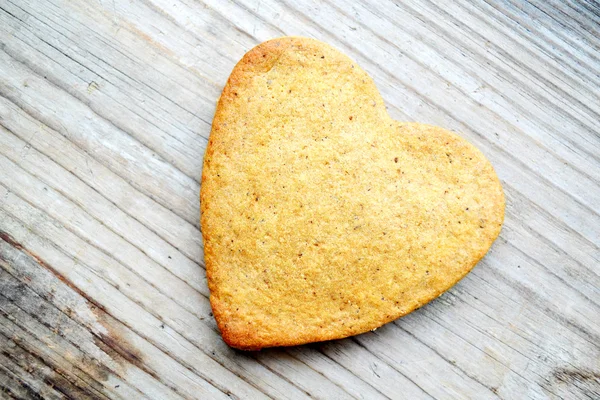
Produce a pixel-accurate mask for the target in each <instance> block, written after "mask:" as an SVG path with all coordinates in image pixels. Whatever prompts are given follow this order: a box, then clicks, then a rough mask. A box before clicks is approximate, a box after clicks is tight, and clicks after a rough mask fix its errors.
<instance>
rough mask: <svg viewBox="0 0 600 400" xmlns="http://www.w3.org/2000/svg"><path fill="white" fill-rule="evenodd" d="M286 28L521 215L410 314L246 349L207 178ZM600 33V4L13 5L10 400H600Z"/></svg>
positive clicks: (8, 29) (9, 39) (2, 381)
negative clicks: (453, 139)
mask: <svg viewBox="0 0 600 400" xmlns="http://www.w3.org/2000/svg"><path fill="white" fill-rule="evenodd" d="M282 35H304V36H311V37H315V38H317V39H321V40H324V41H327V42H329V43H331V44H333V45H334V46H336V47H338V48H339V49H341V50H342V51H344V52H345V53H347V54H348V55H349V56H351V57H352V58H354V59H355V60H356V61H357V62H358V63H359V64H360V65H361V66H362V67H363V68H365V69H366V70H367V71H368V72H369V73H370V74H371V75H372V76H373V78H374V79H375V82H376V84H377V86H378V87H379V89H380V90H381V92H382V95H383V97H384V98H385V100H386V102H387V104H388V107H389V112H390V114H391V115H392V116H393V117H395V118H397V119H400V120H412V121H420V122H427V123H432V124H437V125H441V126H444V127H447V128H449V129H453V130H456V131H459V132H461V133H462V134H463V135H464V136H465V137H466V138H468V139H469V140H471V141H472V142H473V143H474V144H476V145H477V146H478V147H479V148H480V149H481V150H482V151H483V152H484V153H485V154H486V155H487V156H488V157H489V158H490V160H491V161H492V163H493V164H494V166H495V167H496V170H497V172H498V175H499V176H500V178H501V180H502V182H503V185H504V189H505V192H506V197H507V210H506V223H505V226H504V229H503V231H502V234H501V236H500V238H499V239H498V240H497V242H496V243H495V244H494V246H493V248H492V250H491V252H490V253H489V254H488V255H487V256H486V258H485V259H484V260H483V261H482V262H481V263H480V264H479V265H478V266H477V267H476V268H475V270H474V271H473V272H472V273H471V274H469V275H468V276H467V277H466V278H465V279H464V280H463V281H461V282H460V283H459V284H458V285H457V286H456V287H455V288H453V289H452V290H450V291H449V292H447V293H446V294H444V295H443V296H442V297H441V298H439V299H437V300H435V301H434V302H433V303H431V304H429V305H427V306H425V307H423V308H422V309H420V310H418V311H416V312H414V313H412V314H410V315H408V316H406V317H404V318H401V319H400V320H397V321H395V322H393V323H390V324H388V325H386V326H385V327H383V328H381V329H378V330H377V331H375V332H371V333H367V334H364V335H361V336H358V337H354V338H348V339H345V340H339V341H333V342H329V343H322V344H315V345H308V346H302V347H296V348H288V349H272V350H265V351H262V352H258V353H243V352H238V351H234V350H232V349H230V348H228V347H227V346H226V345H225V344H224V343H223V342H222V341H221V338H220V336H219V334H218V332H217V330H216V325H215V322H214V320H213V318H212V314H211V310H210V306H209V303H208V300H207V298H208V295H209V293H208V289H207V286H206V279H205V272H204V268H203V265H204V264H203V256H202V241H201V234H200V230H199V222H198V219H199V204H198V192H199V178H200V174H201V167H202V158H203V153H204V150H205V146H206V142H207V136H208V134H209V131H210V123H211V120H212V116H213V113H214V107H215V102H216V100H217V98H218V96H219V93H220V90H221V89H222V87H223V85H224V83H225V81H226V79H227V76H228V75H229V73H230V71H231V70H232V68H233V66H234V65H235V63H236V62H237V60H238V59H239V58H240V57H241V56H242V55H243V54H244V53H245V52H246V51H247V50H249V49H250V48H251V47H253V46H254V45H256V44H258V43H260V42H262V41H264V40H266V39H269V38H273V37H277V36H282ZM599 35H600V5H599V4H598V2H597V1H596V0H578V1H575V0H550V1H546V0H532V1H531V2H524V1H520V0H504V1H503V0H485V1H483V0H481V1H467V0H459V1H456V2H442V1H439V2H437V3H436V2H435V1H432V0H424V1H421V0H410V1H406V2H404V1H403V2H396V3H393V2H380V1H373V2H366V1H359V2H354V1H349V0H348V1H346V0H327V1H323V2H318V3H309V2H296V1H292V0H285V1H274V0H263V1H260V2H242V1H241V0H235V1H225V0H144V1H137V0H133V1H131V0H0V231H1V233H0V235H1V240H0V267H1V268H0V350H1V351H0V397H2V398H11V397H15V398H27V399H28V398H40V397H42V398H48V399H61V398H76V399H86V398H100V399H105V398H110V399H117V398H124V399H138V398H154V399H209V398H215V399H219V398H227V397H233V398H242V399H255V398H264V397H271V398H282V399H283V398H285V399H302V398H307V397H315V398H332V399H345V398H364V399H377V398H394V399H430V398H436V399H494V398H502V399H522V398H534V399H544V398H551V399H554V398H565V399H598V398H600V305H599V303H600V215H599V214H600V128H599V126H600V125H599V120H600V95H599V84H600V51H599V50H600V47H599V46H600V40H599V38H598V37H599Z"/></svg>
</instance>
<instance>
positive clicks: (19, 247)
mask: <svg viewBox="0 0 600 400" xmlns="http://www.w3.org/2000/svg"><path fill="white" fill-rule="evenodd" d="M0 239H2V240H4V241H5V242H6V243H8V244H10V245H11V246H12V247H14V248H15V249H17V250H20V251H22V252H24V253H26V254H27V255H28V256H30V257H31V258H33V259H34V260H35V261H36V262H37V263H38V264H39V265H41V266H42V267H44V268H46V269H47V270H48V271H50V272H51V273H52V275H54V276H56V277H57V278H58V279H59V280H60V281H61V282H63V283H64V284H65V285H67V286H68V287H70V288H71V289H73V290H74V291H75V292H77V294H79V295H80V296H81V297H83V298H84V299H86V300H87V301H88V302H90V303H92V304H94V305H95V306H96V307H98V308H100V309H104V307H103V306H102V305H100V304H97V303H96V302H95V301H94V300H93V299H92V298H90V297H89V296H88V295H87V294H86V293H85V292H83V291H82V290H80V289H79V288H78V287H77V286H75V285H74V284H73V283H72V282H71V281H70V280H69V279H67V278H66V277H65V276H64V275H62V274H61V273H60V272H58V271H57V270H55V269H54V268H52V267H51V266H50V265H48V263H46V262H45V261H44V260H42V259H41V258H40V257H38V256H37V255H36V254H34V253H32V252H30V251H29V250H27V249H26V248H25V247H23V245H22V244H21V243H19V242H17V241H16V240H14V239H13V238H12V237H11V236H10V235H9V234H8V233H7V232H4V231H0Z"/></svg>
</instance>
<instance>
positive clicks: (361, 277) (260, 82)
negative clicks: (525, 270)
mask: <svg viewBox="0 0 600 400" xmlns="http://www.w3.org/2000/svg"><path fill="white" fill-rule="evenodd" d="M201 213H202V218H201V219H202V220H201V223H202V234H203V236H204V251H205V259H206V271H207V276H208V284H209V288H210V292H211V296H210V301H211V305H212V307H213V311H214V315H215V318H216V320H217V323H218V326H219V329H220V330H221V333H222V335H223V338H224V340H225V341H226V342H227V343H228V344H229V345H231V346H233V347H237V348H240V349H260V348H263V347H269V346H287V345H296V344H301V343H307V342H315V341H322V340H328V339H336V338H343V337H346V336H350V335H355V334H358V333H361V332H366V331H368V330H372V329H375V328H377V327H379V326H381V325H383V324H385V323H387V322H389V321H392V320H394V319H396V318H398V317H400V316H402V315H405V314H407V313H409V312H411V311H412V310H414V309H415V308H417V307H420V306H422V305H423V304H425V303H427V302H428V301H430V300H432V299H434V298H436V297H437V296H439V295H440V294H441V293H442V292H444V291H445V290H448V289H449V288H450V287H452V285H454V284H455V283H456V282H457V281H458V280H459V279H461V278H462V277H463V276H464V275H465V274H466V273H467V272H469V271H470V270H471V268H473V266H474V265H475V264H476V263H477V262H478V261H479V260H480V259H481V258H482V257H483V256H484V255H485V253H486V252H487V250H488V249H489V248H490V246H491V245H492V242H493V241H494V239H495V238H496V237H497V236H498V234H499V232H500V228H501V226H502V221H503V218H504V195H503V192H502V187H501V185H500V182H499V180H498V178H497V176H496V174H495V172H494V169H493V168H492V166H491V164H490V163H489V161H488V160H487V159H486V158H485V157H484V156H483V154H481V152H480V151H479V150H477V149H476V148H475V147H474V146H473V145H471V144H470V143H469V142H467V141H466V140H465V139H463V138H461V137H460V136H458V135H456V134H454V133H452V132H449V131H447V130H445V129H443V128H439V127H436V126H430V125H424V124H418V123H405V122H398V121H395V120H393V119H391V118H390V117H389V116H388V114H387V112H386V109H385V106H384V103H383V100H382V98H381V96H380V95H379V92H378V91H377V88H376V87H375V85H374V83H373V81H372V80H371V78H370V77H369V76H368V75H367V74H366V73H365V72H364V71H363V70H362V69H361V68H360V67H359V66H358V65H356V64H355V63H354V62H353V61H352V60H351V59H349V58H348V57H346V56H345V55H344V54H342V53H340V52H339V51H337V50H335V49H334V48H332V47H330V46H328V45H326V44H324V43H321V42H319V41H316V40H312V39H307V38H297V37H284V38H280V39H274V40H270V41H268V42H265V43H262V44H261V45H259V46H257V47H255V48H254V49H252V50H250V51H249V52H248V53H247V54H246V55H245V56H244V57H243V58H242V60H241V61H240V62H239V63H238V64H237V65H236V67H235V68H234V70H233V72H232V73H231V76H230V77H229V81H228V82H227V85H226V86H225V88H224V89H223V93H222V95H221V98H220V99H219V103H218V106H217V111H216V115H215V118H214V121H213V126H212V132H211V134H210V140H209V143H208V148H207V150H206V155H205V158H204V170H203V173H202V189H201Z"/></svg>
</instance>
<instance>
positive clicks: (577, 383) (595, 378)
mask: <svg viewBox="0 0 600 400" xmlns="http://www.w3.org/2000/svg"><path fill="white" fill-rule="evenodd" d="M561 386H563V387H565V389H566V390H567V392H568V393H570V395H572V396H573V397H572V398H573V399H598V398H600V372H597V371H596V372H595V371H590V370H585V369H575V368H557V369H555V370H554V371H552V373H551V374H550V376H549V377H548V379H547V380H546V383H545V384H543V385H542V387H543V388H544V389H545V390H547V391H551V390H554V389H556V388H558V387H561Z"/></svg>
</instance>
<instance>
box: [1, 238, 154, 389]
mask: <svg viewBox="0 0 600 400" xmlns="http://www.w3.org/2000/svg"><path fill="white" fill-rule="evenodd" d="M0 239H2V240H3V241H4V242H6V243H7V244H9V245H10V246H11V247H13V248H14V249H15V250H18V251H20V252H22V253H24V254H26V255H27V256H29V257H31V259H33V260H34V261H35V262H36V263H37V264H38V265H40V266H41V267H43V268H45V269H46V270H48V271H49V272H50V273H52V274H53V275H54V276H55V277H56V278H57V279H58V280H60V281H61V282H62V283H64V284H65V285H67V286H68V287H69V288H71V289H72V290H74V291H75V292H76V293H77V294H79V295H80V296H82V297H83V298H84V299H85V300H86V302H88V303H90V309H91V310H92V311H93V313H94V314H95V315H96V317H97V320H98V322H99V323H100V324H102V325H103V326H104V327H105V328H106V330H107V331H108V332H109V333H108V334H103V333H93V335H94V336H93V337H94V343H95V344H96V346H97V347H99V348H100V349H102V351H104V352H105V353H106V354H107V355H108V356H109V357H110V358H112V359H113V360H114V361H115V362H116V363H117V364H118V365H121V367H122V368H126V366H127V365H128V364H132V365H135V366H136V367H138V368H140V369H141V370H143V371H145V372H147V373H148V374H149V375H151V376H153V377H154V378H155V379H157V380H160V379H159V378H158V377H157V376H156V374H154V373H153V372H152V371H148V369H147V368H146V367H145V366H144V360H143V357H142V354H141V353H140V352H139V351H138V350H137V349H136V348H135V347H134V346H132V345H131V344H129V343H127V341H126V340H125V339H124V338H123V336H122V335H119V334H118V332H116V330H115V328H113V327H112V326H110V325H109V324H106V323H105V322H104V319H105V318H106V317H105V311H104V307H102V305H100V304H98V303H97V302H95V301H94V300H93V299H92V298H91V297H89V296H88V295H87V294H85V293H84V292H83V291H81V290H80V289H79V288H77V286H76V285H74V284H73V283H72V282H71V281H70V280H69V279H68V278H66V277H65V276H63V275H62V274H60V273H59V272H58V271H56V270H55V269H54V268H52V267H51V266H50V265H49V264H48V263H46V262H45V261H44V260H42V259H41V258H40V257H39V256H37V255H36V254H34V253H33V252H31V251H29V250H28V249H27V248H25V246H23V245H22V244H21V243H19V242H18V241H16V240H15V239H14V238H13V237H12V236H11V235H10V234H8V233H7V232H4V231H0ZM0 258H1V259H2V260H4V261H6V262H8V260H5V259H4V257H3V255H2V253H0ZM14 289H15V290H13V291H12V292H13V295H15V296H28V295H30V294H29V293H28V292H29V290H31V289H28V288H27V284H26V283H24V282H21V283H20V284H19V285H18V286H17V287H15V288H14ZM17 292H18V293H17ZM34 293H35V292H34ZM5 294H7V295H10V294H9V293H5ZM13 297H14V296H13ZM9 301H10V299H9ZM69 311H70V309H67V312H65V315H66V316H67V317H68V318H71V317H72V316H71V315H70V314H72V312H69ZM2 315H5V316H6V317H8V318H9V319H10V317H11V316H10V315H7V314H5V313H4V312H2ZM41 323H42V324H44V325H45V326H47V324H45V323H43V322H41ZM47 327H48V328H49V329H51V330H52V331H53V332H54V334H56V335H61V336H63V337H66V336H67V335H66V334H64V333H63V332H61V331H57V330H56V327H55V328H53V327H49V326H47ZM12 341H13V342H14V343H15V344H16V345H17V346H18V347H19V348H21V349H22V350H23V351H24V352H25V351H26V352H28V353H29V354H30V355H31V357H35V358H36V359H37V360H39V361H38V362H39V363H43V364H44V365H45V366H46V367H47V368H49V369H50V371H53V372H52V373H49V374H45V375H44V376H42V377H41V378H43V380H44V381H46V382H47V383H48V384H49V385H51V386H53V387H55V388H57V389H58V390H60V391H61V392H62V393H64V394H65V395H67V396H68V397H69V398H78V399H79V398H93V399H96V398H101V397H99V396H98V394H96V393H93V392H91V389H92V388H91V386H89V385H88V386H87V387H86V388H80V389H77V390H78V392H77V395H75V396H73V395H72V391H73V390H75V389H72V388H71V387H70V386H68V383H69V382H70V380H69V378H68V377H67V375H66V374H65V375H64V376H63V375H61V373H60V371H61V370H60V369H59V368H56V367H55V366H53V365H50V364H49V363H47V362H46V361H45V360H44V359H43V357H42V356H40V355H38V354H34V352H32V350H31V349H27V348H25V347H23V345H21V344H19V343H18V341H15V338H12ZM17 346H14V347H13V348H15V349H16V348H17ZM74 346H75V347H77V348H78V349H80V347H79V345H78V344H77V343H74ZM80 350H81V349H80ZM10 353H11V352H8V353H7V354H6V355H7V356H8V357H11V358H13V359H14V357H15V355H14V354H10ZM79 363H85V364H86V365H87V366H88V368H89V369H91V370H92V371H93V372H92V375H93V378H92V379H96V380H97V381H98V382H100V383H102V382H106V381H107V380H108V379H109V378H110V372H109V370H108V369H107V368H106V367H105V366H103V365H98V364H97V363H95V362H93V360H86V359H85V357H83V358H82V359H81V360H79ZM86 375H88V374H86Z"/></svg>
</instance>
